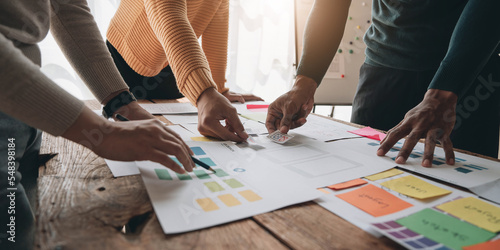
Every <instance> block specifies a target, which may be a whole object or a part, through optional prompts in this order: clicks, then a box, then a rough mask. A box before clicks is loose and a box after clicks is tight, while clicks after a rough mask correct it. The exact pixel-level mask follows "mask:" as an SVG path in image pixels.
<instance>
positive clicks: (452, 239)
mask: <svg viewBox="0 0 500 250" xmlns="http://www.w3.org/2000/svg"><path fill="white" fill-rule="evenodd" d="M396 222H397V223H399V224H401V225H403V226H405V227H407V228H408V229H410V230H412V231H414V232H416V233H418V234H421V235H424V236H425V237H427V238H429V239H431V240H434V241H436V242H439V243H442V244H444V245H446V246H447V247H451V248H454V249H462V247H463V246H470V245H474V244H477V243H481V242H484V241H487V240H489V239H491V238H492V237H494V236H495V234H494V233H492V232H488V231H486V230H484V229H481V228H479V227H476V226H474V225H471V224H469V223H467V222H464V221H461V220H459V219H457V218H453V217H451V216H449V215H445V214H442V213H440V212H437V211H435V210H432V209H430V208H426V209H424V210H421V211H420V212H417V213H414V214H412V215H410V216H408V217H405V218H402V219H399V220H396Z"/></svg>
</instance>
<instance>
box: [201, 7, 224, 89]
mask: <svg viewBox="0 0 500 250" xmlns="http://www.w3.org/2000/svg"><path fill="white" fill-rule="evenodd" d="M228 32H229V1H228V0H223V1H222V2H221V4H220V6H219V9H218V10H217V13H216V14H215V16H214V17H213V19H212V21H211V22H210V24H209V25H208V26H207V28H206V29H205V32H203V35H202V47H203V51H204V52H205V56H206V57H207V60H208V63H209V65H210V70H211V72H212V77H213V79H214V81H215V83H216V84H217V89H218V90H219V92H220V93H224V92H226V91H228V90H229V89H228V88H226V87H225V85H226V68H227V42H228Z"/></svg>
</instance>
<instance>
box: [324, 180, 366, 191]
mask: <svg viewBox="0 0 500 250" xmlns="http://www.w3.org/2000/svg"><path fill="white" fill-rule="evenodd" d="M366 183H368V182H367V181H365V180H362V179H355V180H350V181H346V182H342V183H337V184H335V185H330V186H328V188H329V189H333V190H342V189H346V188H350V187H355V186H361V185H363V184H366Z"/></svg>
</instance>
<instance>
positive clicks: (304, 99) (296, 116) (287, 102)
mask: <svg viewBox="0 0 500 250" xmlns="http://www.w3.org/2000/svg"><path fill="white" fill-rule="evenodd" d="M317 87H318V85H317V84H316V82H315V81H314V80H313V79H311V78H309V77H306V76H302V75H299V76H297V80H296V81H295V84H294V86H293V88H292V89H291V90H290V91H288V92H287V93H285V94H283V95H281V96H280V97H278V98H277V99H276V100H275V101H274V102H273V103H271V105H269V109H268V111H267V118H266V128H267V131H268V132H269V133H272V132H274V131H276V130H278V129H279V130H280V132H281V133H284V134H286V133H288V130H290V129H294V128H297V127H300V126H302V125H304V123H306V118H307V116H308V115H309V113H311V110H312V108H313V106H314V93H315V92H316V88H317Z"/></svg>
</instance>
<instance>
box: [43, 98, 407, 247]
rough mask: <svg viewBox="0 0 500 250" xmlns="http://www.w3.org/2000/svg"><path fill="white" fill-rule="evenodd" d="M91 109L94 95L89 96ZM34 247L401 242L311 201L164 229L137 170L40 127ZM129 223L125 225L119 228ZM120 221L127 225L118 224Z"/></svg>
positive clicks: (378, 244)
mask: <svg viewBox="0 0 500 250" xmlns="http://www.w3.org/2000/svg"><path fill="white" fill-rule="evenodd" d="M88 105H89V106H90V107H91V108H93V109H99V105H98V103H96V102H89V103H88ZM41 153H42V154H49V153H58V155H57V156H56V157H55V158H53V159H52V160H50V161H49V162H47V163H46V164H45V166H42V167H40V176H39V179H38V188H39V192H38V194H39V196H38V201H39V202H38V209H37V215H36V216H37V229H36V230H37V235H36V239H35V247H36V248H37V249H92V250H98V249H184V248H186V249H187V248H189V249H240V248H243V249H287V248H293V249H401V248H402V247H401V246H399V245H398V244H396V243H395V242H393V241H391V240H389V239H388V238H385V237H382V238H380V239H379V238H375V237H373V236H372V235H370V234H368V233H366V232H364V231H363V230H361V229H359V228H357V227H356V226H354V225H352V224H350V223H349V222H347V221H345V220H343V219H342V218H340V217H338V216H336V215H335V214H333V213H331V212H329V211H327V210H326V209H324V208H322V207H321V206H319V205H317V204H316V203H314V202H306V203H302V204H299V205H294V206H289V207H286V208H283V209H279V210H276V211H273V212H269V213H265V214H260V215H257V216H253V217H251V218H247V219H243V220H239V221H235V222H232V223H228V224H224V225H220V226H216V227H211V228H207V229H203V230H198V231H193V232H189V233H183V234H175V235H165V234H164V233H163V231H162V229H161V227H160V224H159V222H158V220H157V217H156V215H155V213H154V211H153V207H152V205H151V202H150V200H149V197H148V194H147V192H146V188H145V186H144V183H143V182H142V179H141V177H140V176H127V177H120V178H114V177H113V175H112V174H111V172H110V170H109V168H108V167H107V165H106V163H105V162H104V160H103V159H102V158H100V157H98V156H97V155H95V154H94V153H93V152H92V151H90V150H88V149H86V148H84V147H83V146H80V145H78V144H76V143H73V142H70V141H68V140H65V139H63V138H55V137H53V136H50V135H48V134H44V136H43V142H42V152H41ZM126 225H129V226H127V227H124V226H126ZM124 228H126V229H127V230H124Z"/></svg>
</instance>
